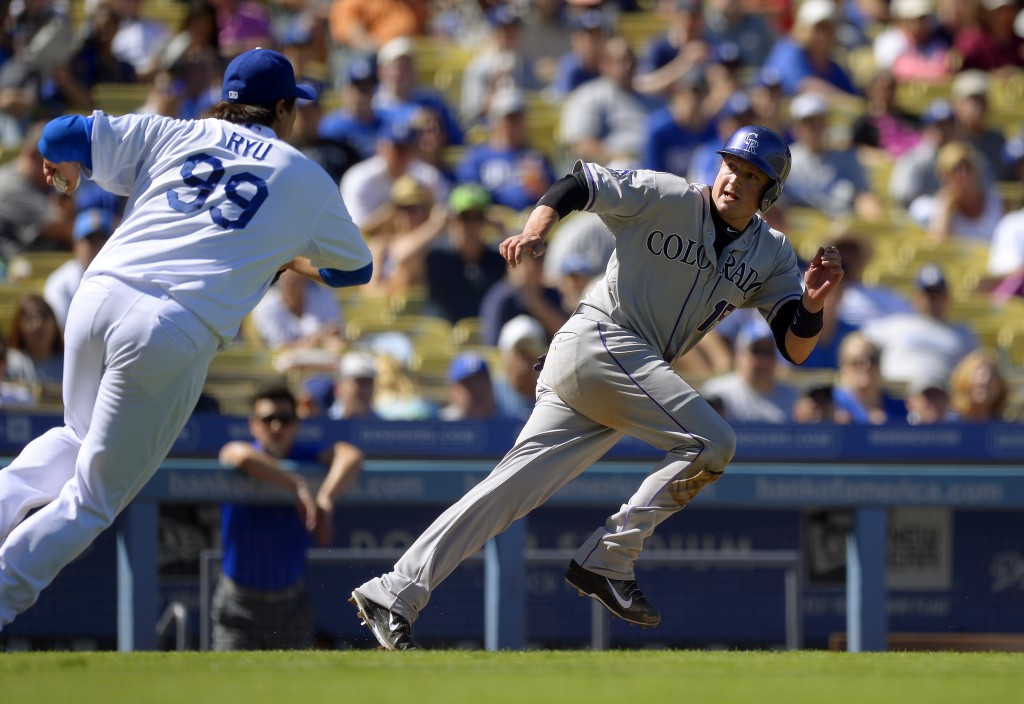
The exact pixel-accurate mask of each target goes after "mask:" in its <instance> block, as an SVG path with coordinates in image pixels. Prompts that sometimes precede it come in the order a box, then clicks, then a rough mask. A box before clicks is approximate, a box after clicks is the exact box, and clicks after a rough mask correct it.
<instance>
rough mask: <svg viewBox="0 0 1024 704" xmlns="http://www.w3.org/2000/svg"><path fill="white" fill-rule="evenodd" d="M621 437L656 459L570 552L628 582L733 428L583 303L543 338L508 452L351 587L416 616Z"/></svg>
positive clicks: (727, 448)
mask: <svg viewBox="0 0 1024 704" xmlns="http://www.w3.org/2000/svg"><path fill="white" fill-rule="evenodd" d="M626 434H628V435H632V436H635V437H637V438H639V439H641V440H644V441H646V442H648V443H649V444H651V445H653V446H654V447H657V448H659V449H661V450H664V451H665V453H666V454H665V458H664V459H663V460H662V461H661V462H660V463H659V464H658V465H657V466H655V468H654V470H653V472H652V473H651V474H650V475H648V477H647V478H646V479H645V480H644V481H643V483H642V484H641V485H640V488H639V489H638V490H637V492H636V493H635V494H634V495H633V496H632V497H630V499H629V500H628V501H627V502H626V503H625V504H623V505H622V507H621V508H620V509H619V510H618V512H616V513H615V514H613V515H611V516H609V517H608V519H607V521H606V522H605V524H604V525H603V526H601V527H600V528H598V529H597V530H595V531H594V533H593V534H592V535H591V536H590V538H588V539H587V540H586V541H585V542H584V543H583V545H582V546H580V548H579V550H577V552H576V554H575V559H576V561H577V562H579V563H580V564H581V565H583V567H585V568H586V569H588V570H591V571H593V572H595V573H597V574H601V575H604V576H606V577H610V578H612V579H631V578H632V577H633V562H634V560H636V558H637V556H638V555H639V554H640V550H641V549H642V548H643V542H644V539H646V538H647V537H648V536H649V535H651V534H652V533H653V532H654V529H655V527H656V526H657V525H658V524H659V523H661V522H662V521H664V520H665V519H666V518H667V517H668V516H670V515H672V514H673V513H675V512H676V511H679V510H680V509H682V508H683V507H684V506H686V504H687V503H689V501H690V500H691V499H692V498H693V497H694V496H696V495H697V493H698V492H699V491H700V490H701V489H702V488H703V487H704V486H706V485H707V484H709V483H711V482H713V481H715V480H716V479H717V478H718V477H719V476H720V475H721V474H722V472H723V471H724V469H725V466H726V464H728V462H729V460H730V459H731V458H732V456H733V452H734V451H735V448H736V434H735V432H734V431H733V430H732V428H731V427H729V424H728V423H726V422H725V421H724V420H723V419H722V418H721V416H719V415H718V413H717V412H715V410H714V409H713V408H711V406H709V405H708V403H707V402H706V401H705V400H704V399H703V397H701V395H700V394H698V393H697V392H696V391H695V390H694V389H693V387H692V386H690V385H689V384H688V383H686V382H685V381H684V380H683V379H681V378H680V377H679V375H678V374H676V373H675V371H673V370H672V368H671V367H670V366H669V364H668V363H667V362H665V360H664V359H662V358H661V356H660V355H659V354H658V352H657V350H655V349H654V348H653V347H651V345H650V344H648V343H647V342H646V341H645V340H644V339H642V338H640V337H639V336H638V335H636V333H634V332H632V331H630V330H628V329H626V328H623V327H620V326H618V325H616V324H614V323H613V322H611V321H610V320H609V319H608V318H607V317H606V316H605V315H604V314H603V313H600V312H599V311H596V310H594V309H592V308H587V307H582V308H581V312H578V313H577V314H576V315H574V316H572V317H571V318H570V319H569V321H568V322H566V324H565V325H564V326H563V327H562V329H561V330H560V331H559V332H558V333H557V334H556V335H555V337H554V339H553V340H552V343H551V347H550V349H549V351H548V356H547V360H546V362H545V364H544V370H543V372H542V373H541V377H540V380H539V381H538V384H537V405H536V408H535V409H534V411H533V414H532V415H531V416H530V419H529V420H528V421H527V422H526V425H525V426H524V427H523V430H522V432H521V433H520V435H519V437H518V439H517V440H516V443H515V445H514V446H513V447H512V449H511V450H509V452H508V454H506V455H505V457H504V458H503V459H502V460H501V462H500V463H499V464H498V466H497V467H495V468H494V470H493V471H492V472H491V473H490V474H489V475H488V476H487V477H486V478H484V479H483V480H482V481H481V482H480V483H479V484H477V485H476V486H475V487H473V488H472V489H471V490H470V491H469V492H468V493H467V494H466V495H465V496H463V497H462V498H461V499H459V501H458V502H456V503H455V504H453V505H452V506H451V507H450V508H448V509H447V510H446V511H445V512H444V513H442V514H441V515H440V516H439V517H438V518H437V520H435V521H434V522H433V524H431V525H430V527H429V528H427V529H426V530H425V531H424V532H423V533H422V534H421V535H420V537H419V538H417V540H416V542H414V543H413V544H412V545H411V546H410V547H409V549H408V550H407V551H406V553H405V554H404V555H403V556H402V557H401V559H399V561H398V562H397V563H396V564H395V567H394V570H393V571H392V572H389V573H387V574H385V575H382V576H381V577H378V578H374V579H371V580H370V581H368V582H366V583H365V584H363V585H361V586H360V587H358V588H357V589H356V591H358V592H359V593H360V594H362V595H364V596H365V597H366V598H368V599H370V600H371V601H374V602H376V603H378V604H380V605H382V606H385V607H387V608H388V609H390V610H392V611H394V612H395V613H397V614H399V615H401V616H404V617H405V618H407V619H408V620H409V621H410V622H413V621H415V620H416V617H417V615H418V614H419V612H420V610H421V609H422V608H423V607H424V606H426V603H427V601H428V599H429V598H430V593H431V591H432V590H433V589H434V588H435V587H436V586H437V585H439V584H440V583H441V582H442V581H444V579H445V578H446V577H447V576H448V575H449V574H451V572H452V571H453V570H454V569H455V568H456V567H457V566H458V565H459V563H461V562H462V561H463V560H464V559H466V558H467V557H469V556H470V555H472V554H473V553H475V552H476V551H478V550H479V549H480V548H481V547H483V545H484V543H486V542H487V540H489V539H490V538H492V537H494V536H495V535H497V534H498V533H500V532H502V531H503V530H505V528H507V527H508V526H509V525H510V524H511V523H512V522H513V521H514V520H516V519H518V518H521V517H522V516H525V515H526V514H528V513H529V512H530V511H531V510H533V509H534V508H536V507H537V506H540V505H541V504H543V503H544V502H545V501H546V500H547V499H548V498H549V497H550V496H551V495H552V494H553V493H555V491H557V490H558V489H559V488H560V487H562V486H563V485H565V484H566V483H568V482H569V481H570V480H571V479H573V478H574V477H576V476H577V475H579V474H580V473H582V472H583V470H585V469H586V468H587V467H589V466H590V465H591V464H593V463H594V462H596V461H597V460H598V459H600V458H601V457H602V456H603V455H604V454H605V453H606V452H607V451H608V450H609V449H610V448H611V447H612V446H613V445H615V443H616V442H618V441H619V440H620V439H621V438H622V437H623V435H626Z"/></svg>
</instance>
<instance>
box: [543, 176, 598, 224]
mask: <svg viewBox="0 0 1024 704" xmlns="http://www.w3.org/2000/svg"><path fill="white" fill-rule="evenodd" d="M589 198H590V190H589V189H588V188H587V181H586V176H584V175H583V174H582V173H575V174H569V175H568V176H563V177H562V178H560V179H558V180H557V181H555V183H554V184H552V186H551V188H549V189H548V190H547V192H546V193H545V194H544V195H542V196H541V197H540V200H539V201H537V205H546V206H549V207H551V208H554V209H555V212H557V213H558V217H559V218H564V217H565V216H566V215H568V214H569V213H571V212H572V211H574V210H582V209H583V208H584V207H585V206H586V205H587V200H588V199H589Z"/></svg>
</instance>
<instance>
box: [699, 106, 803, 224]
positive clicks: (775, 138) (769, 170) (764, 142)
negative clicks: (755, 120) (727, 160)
mask: <svg viewBox="0 0 1024 704" xmlns="http://www.w3.org/2000/svg"><path fill="white" fill-rule="evenodd" d="M718 153H719V154H723V155H724V154H732V155H733V156H737V157H739V158H740V159H743V160H744V161H746V162H748V163H751V164H753V165H754V166H756V167H757V168H758V169H760V170H761V171H763V172H764V173H766V174H767V175H768V178H770V179H771V180H772V184H771V185H770V186H768V190H766V191H765V192H764V196H762V197H761V211H762V212H763V211H765V210H768V208H770V207H772V206H773V205H775V201H777V200H778V199H779V196H781V195H782V187H783V185H785V183H786V179H787V178H788V177H789V168H790V166H791V165H792V163H793V157H792V155H790V153H789V147H788V146H787V145H786V142H785V140H784V139H782V137H780V136H779V135H778V134H776V133H775V132H773V131H772V130H770V129H768V128H767V127H761V126H760V125H746V126H745V127H740V128H739V129H738V130H736V131H735V132H734V133H733V135H732V137H729V139H728V141H727V142H726V143H725V146H724V147H722V148H721V149H719V150H718Z"/></svg>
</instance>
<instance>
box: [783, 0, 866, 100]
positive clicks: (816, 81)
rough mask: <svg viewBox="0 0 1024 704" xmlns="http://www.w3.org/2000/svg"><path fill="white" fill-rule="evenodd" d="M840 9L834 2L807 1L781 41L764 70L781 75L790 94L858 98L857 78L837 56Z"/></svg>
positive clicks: (829, 0) (827, 0) (830, 0)
mask: <svg viewBox="0 0 1024 704" xmlns="http://www.w3.org/2000/svg"><path fill="white" fill-rule="evenodd" d="M835 23H836V6H835V3H833V2H832V0H804V2H803V3H801V4H800V8H799V9H798V10H797V13H796V18H795V22H794V24H793V29H792V31H791V32H790V35H789V36H788V37H783V38H781V39H779V40H778V41H777V42H776V43H775V46H774V47H773V48H772V52H771V54H769V55H768V58H767V59H766V60H765V65H764V67H765V68H766V69H771V70H774V71H777V72H778V75H779V77H780V78H781V79H782V89H783V91H784V92H785V93H786V94H787V95H796V94H797V93H804V92H808V91H812V92H816V93H823V94H825V95H829V94H837V93H845V94H850V95H856V93H857V89H856V87H855V86H854V84H853V79H852V78H851V77H850V75H849V73H848V72H847V71H846V69H845V68H843V67H842V66H841V65H840V64H839V63H838V62H837V61H836V60H835V59H834V58H833V57H832V54H833V51H834V50H835V47H836V46H837V44H836V25H835Z"/></svg>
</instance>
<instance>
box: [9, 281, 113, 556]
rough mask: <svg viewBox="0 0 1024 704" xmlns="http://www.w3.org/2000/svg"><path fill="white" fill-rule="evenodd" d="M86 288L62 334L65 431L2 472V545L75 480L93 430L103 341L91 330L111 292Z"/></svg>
mask: <svg viewBox="0 0 1024 704" xmlns="http://www.w3.org/2000/svg"><path fill="white" fill-rule="evenodd" d="M87 288H88V290H87V291H85V292H83V293H82V295H80V296H78V297H76V300H75V303H74V306H73V309H72V310H73V315H72V317H71V318H70V319H69V321H68V324H67V327H66V329H65V333H64V381H63V394H64V423H65V425H64V427H62V428H53V429H51V430H49V431H47V432H45V433H43V434H42V435H40V436H39V437H38V438H36V439H35V440H33V441H32V442H30V443H29V444H28V445H26V446H25V449H23V450H22V451H21V453H20V454H19V455H18V457H17V458H15V460H14V461H13V462H11V464H10V465H8V466H7V467H6V468H4V469H3V470H0V544H3V541H4V540H5V539H6V538H7V536H8V535H9V534H10V532H11V531H12V530H14V527H15V526H17V525H18V524H19V523H20V522H21V521H22V519H24V518H25V516H26V515H27V514H28V512H29V511H31V510H32V509H34V508H38V507H40V506H45V505H46V504H48V503H49V502H51V501H53V500H54V499H55V498H57V495H58V494H59V493H60V491H61V489H62V488H63V487H64V484H65V483H67V482H68V481H69V480H70V479H71V478H72V477H73V476H74V475H75V462H76V461H77V459H78V451H79V449H80V448H81V446H82V439H83V438H84V437H85V434H86V432H87V431H88V430H89V422H90V420H91V418H92V407H93V403H94V402H95V400H96V394H97V390H98V389H99V384H100V375H101V373H102V371H103V362H104V360H103V356H104V344H103V339H102V336H97V335H94V334H93V330H92V328H93V326H94V324H95V322H96V310H97V306H98V305H99V303H101V302H102V300H103V299H104V298H106V296H107V292H105V291H103V290H98V291H97V290H95V288H94V287H87Z"/></svg>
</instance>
